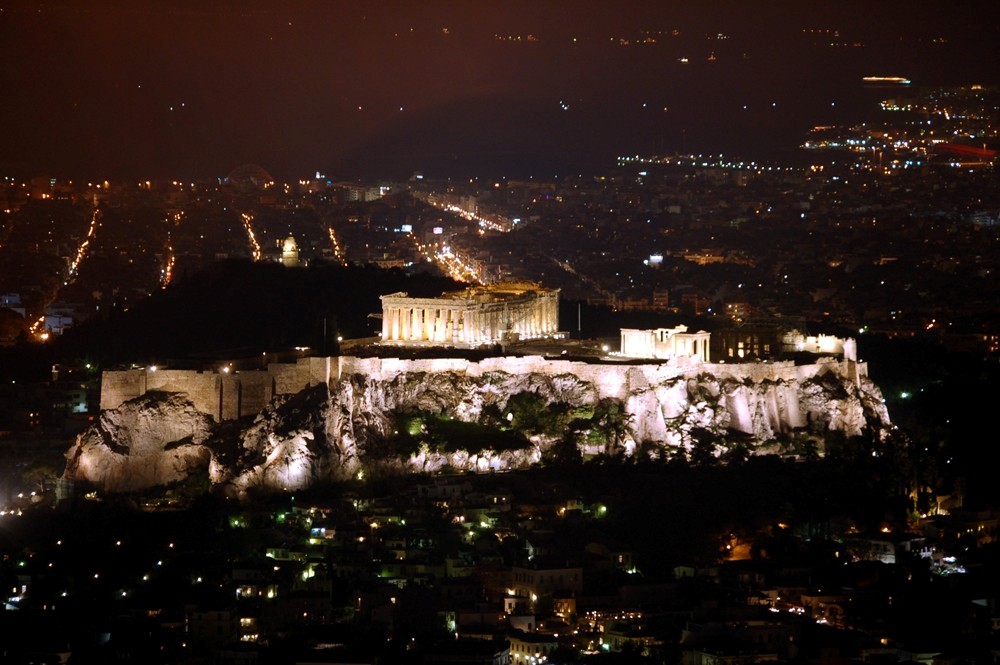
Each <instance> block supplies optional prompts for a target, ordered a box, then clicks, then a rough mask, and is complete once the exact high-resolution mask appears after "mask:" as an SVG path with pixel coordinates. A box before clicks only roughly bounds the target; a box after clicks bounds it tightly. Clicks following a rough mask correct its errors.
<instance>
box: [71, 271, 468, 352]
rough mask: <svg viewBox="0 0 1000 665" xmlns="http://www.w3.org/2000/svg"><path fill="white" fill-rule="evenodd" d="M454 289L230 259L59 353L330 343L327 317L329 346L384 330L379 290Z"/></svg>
mask: <svg viewBox="0 0 1000 665" xmlns="http://www.w3.org/2000/svg"><path fill="white" fill-rule="evenodd" d="M454 288H457V285H456V283H455V282H453V281H452V280H450V279H447V278H443V277H435V276H432V275H428V274H418V275H415V276H409V275H407V274H406V273H404V272H403V271H401V270H382V269H379V268H374V267H355V266H352V267H347V268H343V267H340V266H334V265H319V266H311V267H309V268H304V269H288V268H285V267H284V266H281V265H278V264H272V263H251V262H249V261H225V262H221V263H217V264H214V265H212V266H210V267H209V268H207V269H206V270H204V271H202V272H200V273H197V274H195V275H192V276H190V277H187V278H185V279H182V280H180V281H178V282H176V283H174V284H172V285H171V286H170V287H169V288H167V289H165V290H163V291H160V292H157V293H154V294H153V295H152V296H150V297H149V298H148V299H146V300H144V301H142V302H141V303H139V304H138V305H135V306H133V307H131V308H130V309H129V310H128V311H111V312H109V313H108V314H107V315H105V316H103V317H100V318H98V319H94V320H91V321H88V322H87V323H85V324H83V325H81V326H79V327H77V328H75V329H73V330H71V331H69V332H67V334H66V335H65V336H64V338H63V339H62V340H60V342H59V352H60V355H62V356H65V357H73V356H83V355H87V356H88V357H90V358H94V359H97V360H99V361H100V362H102V363H103V364H104V365H108V364H113V363H121V362H153V361H156V360H163V359H166V358H204V357H227V356H234V355H241V354H246V355H250V354H256V353H260V352H261V351H270V350H275V349H287V348H291V347H294V346H309V347H312V348H315V349H322V347H323V329H324V319H325V321H326V330H327V340H328V349H329V344H330V343H331V342H330V340H336V338H337V335H338V334H339V335H342V336H344V337H346V338H351V337H365V336H369V335H372V334H373V333H374V331H376V330H377V329H378V328H379V322H378V320H377V319H372V318H369V316H368V315H369V314H371V313H375V312H379V313H380V312H381V303H380V302H379V296H380V295H383V294H386V293H392V292H394V291H408V292H409V293H411V294H412V295H417V296H433V295H438V294H440V293H441V292H442V291H445V290H448V289H454Z"/></svg>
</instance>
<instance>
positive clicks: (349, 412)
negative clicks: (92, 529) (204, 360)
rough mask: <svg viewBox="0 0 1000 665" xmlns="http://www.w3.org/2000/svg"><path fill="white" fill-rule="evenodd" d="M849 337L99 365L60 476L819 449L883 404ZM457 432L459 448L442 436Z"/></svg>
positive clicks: (298, 472)
mask: <svg viewBox="0 0 1000 665" xmlns="http://www.w3.org/2000/svg"><path fill="white" fill-rule="evenodd" d="M853 348H854V347H853V343H851V344H848V345H846V346H845V347H844V348H843V353H841V354H840V355H838V356H827V357H819V358H817V360H816V361H815V362H813V363H811V364H804V365H796V364H795V363H793V362H791V361H778V362H748V363H712V362H705V361H703V360H702V359H701V358H699V357H694V356H687V357H673V358H670V359H667V360H661V361H650V360H627V359H625V358H623V357H616V358H614V359H605V360H594V361H581V360H565V359H553V358H547V357H543V356H540V355H526V356H510V355H504V356H497V357H488V358H484V359H480V360H468V359H463V358H436V359H405V358H401V357H365V358H362V357H354V356H338V357H311V358H302V359H300V360H298V361H297V362H294V363H272V364H270V365H268V366H267V369H263V370H257V371H241V372H228V371H225V372H224V371H218V372H198V371H186V370H170V369H163V368H159V369H155V368H140V369H130V370H123V371H108V372H105V373H104V378H103V384H102V392H101V409H102V413H101V415H100V417H99V419H98V421H97V422H96V423H95V424H94V425H93V426H92V427H91V428H90V429H89V430H88V431H86V432H85V433H84V434H82V435H80V437H79V438H78V440H77V442H76V444H75V445H74V446H73V448H72V449H71V450H70V451H69V452H68V453H67V459H68V463H67V467H66V474H65V475H66V477H67V478H69V479H72V480H75V481H76V482H77V483H78V484H79V485H82V486H96V487H98V488H100V489H103V490H105V491H112V492H122V491H137V490H142V489H146V488H149V487H153V486H157V485H163V484H169V483H173V482H177V481H180V480H183V479H185V478H186V477H188V476H189V475H190V474H191V473H195V472H199V471H200V472H204V470H205V469H206V468H207V469H208V472H209V477H210V479H211V482H212V484H213V486H214V487H216V488H218V489H219V490H221V491H223V492H225V493H228V494H233V495H242V494H244V493H245V492H247V491H252V490H255V489H261V490H274V491H293V490H298V489H303V488H306V487H309V486H312V485H315V484H318V483H323V482H333V481H338V480H344V479H347V478H352V477H358V476H359V474H360V475H361V476H364V475H365V474H366V473H379V472H388V471H394V472H427V471H437V470H440V469H442V468H445V467H452V468H454V469H458V470H471V471H487V470H504V469H513V468H523V467H526V466H530V465H532V464H537V463H540V462H542V461H543V459H545V458H546V455H547V454H548V453H549V452H550V451H551V449H552V448H553V446H555V445H557V444H559V443H560V442H563V443H565V442H566V441H570V442H571V444H572V445H573V446H575V448H576V449H577V450H578V451H579V452H580V453H581V454H582V455H583V456H584V457H585V458H586V457H591V456H596V455H602V454H604V455H612V456H615V455H623V456H632V455H649V456H659V457H661V458H662V457H668V456H670V455H673V454H683V453H685V452H690V451H691V449H692V447H693V446H695V445H698V443H699V442H703V441H706V440H709V441H712V442H713V443H712V444H711V445H712V446H713V452H714V454H716V455H718V454H721V453H723V452H725V450H726V448H727V446H728V445H730V442H732V441H733V440H739V441H741V442H743V445H745V446H747V448H748V450H749V451H750V452H751V453H753V452H781V445H782V442H788V441H791V440H793V439H796V438H797V439H799V440H802V439H804V438H808V439H810V440H812V441H814V442H815V443H816V444H818V446H819V448H820V450H822V444H823V440H824V436H825V435H826V433H828V432H838V433H842V434H843V435H845V436H862V435H867V436H871V437H872V438H873V439H874V440H876V441H878V440H879V439H880V438H881V436H882V434H883V433H884V431H885V430H886V429H887V428H888V427H890V422H889V417H888V413H887V411H886V409H885V406H884V404H883V400H882V395H881V392H880V391H879V389H878V387H877V386H875V385H874V384H873V383H872V382H871V381H870V380H869V378H868V372H867V366H866V364H865V363H863V362H858V361H857V360H856V359H855V357H854V355H853V354H854V350H853ZM398 355H404V354H398ZM527 402H530V403H532V404H537V405H538V408H539V409H540V412H539V413H540V414H541V417H540V420H542V421H544V420H545V418H546V417H549V416H551V418H553V419H556V418H559V417H565V418H567V419H568V418H569V416H567V415H566V414H572V419H571V420H566V421H565V422H568V423H569V425H567V426H566V427H563V428H562V430H563V431H547V430H546V429H545V428H544V426H540V425H537V424H535V425H531V426H529V425H527V424H523V423H522V420H523V421H524V423H526V422H527V420H526V417H524V416H523V413H524V407H523V404H525V403H527ZM404 421H405V423H406V425H405V426H406V427H408V428H409V429H408V430H407V431H406V432H402V433H401V432H400V430H401V429H402V428H403V427H404V425H403V424H402V423H404ZM612 421H613V422H612ZM414 423H416V424H414ZM609 423H611V424H610V425H609ZM615 423H617V426H616V425H615ZM460 424H465V425H463V426H464V427H466V429H465V430H455V427H457V426H459V425H460ZM449 427H450V428H451V429H448V428H449ZM455 431H458V432H459V434H460V438H461V436H468V439H467V440H468V444H467V445H458V444H456V441H455V440H454V436H453V437H452V439H450V440H448V439H447V437H448V436H451V435H449V434H448V433H447V432H452V433H454V432H455ZM440 432H445V433H444V434H441V433H440ZM515 434H516V435H517V436H519V437H520V439H516V441H519V442H520V443H512V441H514V440H515V439H513V438H512V437H513V436H514V435H515ZM464 440H466V439H462V441H464ZM459 443H461V441H460V442H459Z"/></svg>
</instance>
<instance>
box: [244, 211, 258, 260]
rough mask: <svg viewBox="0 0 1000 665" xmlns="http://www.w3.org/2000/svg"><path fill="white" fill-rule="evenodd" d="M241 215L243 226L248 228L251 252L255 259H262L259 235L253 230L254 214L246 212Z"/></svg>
mask: <svg viewBox="0 0 1000 665" xmlns="http://www.w3.org/2000/svg"><path fill="white" fill-rule="evenodd" d="M240 216H241V217H242V218H243V228H245V229H246V230H247V237H248V238H249V240H250V254H251V255H252V256H253V260H254V261H260V257H261V252H260V243H259V242H257V236H256V235H254V232H253V224H252V222H253V215H251V214H250V213H248V212H245V213H243V214H242V215H240Z"/></svg>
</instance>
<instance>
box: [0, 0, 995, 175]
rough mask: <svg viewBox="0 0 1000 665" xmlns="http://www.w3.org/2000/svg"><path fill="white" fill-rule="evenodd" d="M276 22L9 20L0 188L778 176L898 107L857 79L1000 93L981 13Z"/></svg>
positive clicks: (232, 8)
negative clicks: (737, 165) (745, 164)
mask: <svg viewBox="0 0 1000 665" xmlns="http://www.w3.org/2000/svg"><path fill="white" fill-rule="evenodd" d="M269 4H270V3H263V2H257V3H232V2H214V3H209V5H208V6H207V7H206V6H203V4H202V3H194V2H182V3H175V5H174V6H172V7H169V8H164V7H161V6H159V3H155V2H139V3H124V2H111V3H101V4H97V3H86V4H84V6H82V7H81V6H79V5H78V4H76V3H38V2H14V3H7V4H5V5H4V7H3V11H2V12H0V57H2V61H3V65H2V66H0V85H2V86H3V88H2V89H3V90H4V91H5V92H6V94H5V104H4V105H2V107H0V122H2V123H3V126H5V127H7V128H8V131H7V133H6V137H5V138H6V141H5V149H4V150H3V151H2V152H0V175H3V176H13V175H16V176H20V177H23V176H38V175H45V176H50V177H57V178H60V179H71V178H82V179H104V178H109V179H130V178H135V179H147V178H175V177H182V178H192V179H205V178H213V177H222V176H225V175H226V174H227V173H228V172H229V171H230V170H231V169H232V168H234V167H235V166H237V165H239V164H242V163H256V164H259V165H261V166H263V167H264V168H265V169H266V170H268V171H269V172H270V173H272V174H273V175H274V176H276V177H278V178H281V179H295V178H300V177H307V176H309V175H311V174H313V173H314V172H315V171H322V172H323V173H324V174H327V175H330V176H331V177H335V178H357V177H393V178H401V177H406V176H408V175H409V174H410V173H411V172H412V171H414V170H423V171H425V172H427V173H428V174H429V175H432V176H458V175H483V176H490V177H496V176H501V175H510V176H519V177H523V176H527V175H537V176H551V175H554V174H565V173H575V172H588V171H591V172H592V171H596V170H600V169H608V168H611V167H612V166H613V161H612V160H613V159H614V157H615V156H617V155H622V154H635V153H637V152H638V153H640V154H651V153H657V152H676V151H695V152H699V151H704V152H726V153H728V154H733V153H738V154H741V155H745V156H747V157H751V158H756V159H766V158H770V157H773V155H775V154H782V153H783V152H787V151H790V150H792V149H794V146H795V145H796V143H797V141H798V139H799V138H800V137H801V136H802V133H803V132H804V131H805V130H806V129H808V128H809V127H810V126H812V125H814V124H823V123H833V122H851V121H855V120H857V121H861V120H871V119H872V118H873V117H874V116H875V114H876V112H877V108H876V107H875V102H876V101H877V100H878V98H879V95H887V94H895V93H894V92H890V93H886V92H885V91H872V90H869V89H865V88H864V87H863V86H862V83H861V78H862V77H863V76H866V75H899V76H906V77H908V78H910V79H911V80H913V86H912V88H911V90H912V89H916V88H918V87H919V86H922V85H961V84H969V83H982V84H996V83H997V82H998V81H997V70H996V68H995V62H997V61H998V60H1000V53H998V51H1000V47H998V44H1000V39H998V36H1000V34H998V32H1000V27H998V26H1000V9H998V7H997V5H996V3H989V2H978V1H977V2H968V3H961V4H955V3H951V4H945V3H925V4H922V5H920V6H919V7H918V8H916V9H914V8H913V7H912V6H911V5H907V4H906V3H902V2H888V3H878V5H877V6H871V5H870V3H861V2H846V3H791V2H779V3H767V4H766V5H764V4H763V3H760V4H754V3H737V2H721V1H720V2H715V3H712V4H711V5H710V6H707V7H706V6H703V5H702V6H699V7H698V8H694V7H691V6H687V4H686V3H669V4H667V3H638V2H635V3H626V4H625V5H619V4H617V3H616V4H609V3H597V2H584V3H557V2H551V3H544V4H541V5H537V4H532V3H500V4H493V3H485V2H484V3H475V4H457V3H446V2H434V3H421V4H420V5H419V7H418V6H411V5H407V4H402V3H400V4H398V5H395V4H387V5H379V6H377V7H366V6H365V5H364V4H363V3H346V4H339V3H338V4H336V5H332V4H329V3H321V2H298V3H295V4H294V6H293V7H292V8H275V7H270V6H269ZM804 5H808V6H804ZM814 28H815V29H817V30H827V29H829V30H832V31H834V32H831V33H829V36H827V34H826V33H823V37H822V38H820V37H817V36H812V35H810V34H809V33H804V32H803V30H810V29H814ZM675 30H676V31H677V33H678V34H676V35H674V34H673V31H675ZM528 35H532V36H533V37H534V38H537V40H538V41H537V42H536V41H531V42H528V41H527V40H528ZM498 36H499V37H500V39H497V37H498ZM506 37H511V38H514V41H504V40H503V39H504V38H506ZM518 37H520V38H521V41H516V40H517V38H518ZM647 38H653V39H655V40H656V43H655V44H641V43H636V42H640V41H642V40H643V39H647ZM574 39H576V40H577V41H575V42H574V41H573V40H574ZM826 39H830V40H832V42H831V43H836V44H841V43H843V44H845V45H844V46H833V47H830V46H826V45H825V43H826V42H825V41H824V40H826ZM623 42H630V43H629V44H627V45H623ZM819 44H824V45H822V46H820V45H819ZM853 44H862V45H863V46H860V47H858V46H853ZM713 56H714V57H715V59H712V60H710V58H712V57H713ZM681 58H687V59H688V61H687V62H681ZM644 104H645V106H643V105H644ZM744 106H746V109H744V108H743V107H744ZM359 107H360V108H359ZM401 109H402V110H401Z"/></svg>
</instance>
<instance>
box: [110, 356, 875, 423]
mask: <svg viewBox="0 0 1000 665" xmlns="http://www.w3.org/2000/svg"><path fill="white" fill-rule="evenodd" d="M440 372H453V373H456V374H460V375H465V376H469V377H471V378H480V377H482V376H483V375H485V374H489V373H493V372H505V373H507V374H514V375H525V374H542V375H547V376H559V375H562V374H573V375H575V376H576V377H578V378H579V379H581V380H582V381H587V382H589V383H592V384H593V385H594V386H595V388H596V390H597V394H598V396H599V397H601V398H604V397H613V398H616V399H620V400H626V399H628V397H629V395H630V394H632V393H635V392H637V391H642V390H646V389H650V388H654V387H656V386H662V385H664V384H667V383H669V382H671V381H672V380H675V379H679V378H685V379H694V378H697V377H699V376H700V375H709V376H711V377H713V378H715V379H716V380H719V381H723V380H726V379H731V380H734V381H736V382H746V381H750V382H751V383H755V384H759V383H762V382H765V381H771V382H776V383H778V382H783V383H797V382H802V381H806V380H809V379H811V378H813V377H816V376H818V375H821V374H824V373H826V372H834V373H835V374H837V375H838V376H843V377H850V378H852V379H855V380H856V378H857V377H858V376H867V373H868V367H867V365H866V364H865V363H856V362H854V361H847V360H845V361H839V360H836V359H835V358H821V359H820V360H819V361H818V362H816V363H815V364H812V365H799V366H796V365H795V364H794V363H792V362H786V361H781V362H773V363H763V362H762V363H734V364H728V363H726V364H724V363H719V364H711V363H701V362H687V361H685V362H667V363H662V362H661V363H645V364H638V365H636V364H612V363H586V362H580V361H574V360H552V359H548V358H544V357H542V356H517V357H495V358H485V359H483V360H480V361H478V362H475V361H470V360H466V359H463V358H433V359H414V360H407V359H402V358H358V357H354V356H340V357H336V358H329V357H327V358H301V359H299V360H298V361H297V362H295V363H270V364H269V365H268V366H267V370H256V371H245V372H234V373H232V374H229V373H218V372H199V371H194V370H170V369H155V370H154V369H153V368H138V369H129V370H123V371H106V372H104V374H103V379H102V384H101V409H114V408H117V407H118V406H119V405H120V404H121V403H122V402H125V401H127V400H129V399H133V398H135V397H139V396H140V395H143V394H145V393H147V392H150V391H164V392H177V393H186V394H187V395H188V396H189V397H190V399H191V401H192V402H193V403H194V404H195V407H196V408H197V409H198V410H199V411H201V412H202V413H205V414H208V415H211V416H212V417H213V418H216V419H217V420H231V419H235V418H240V417H242V416H247V415H252V414H254V413H258V412H260V411H261V410H262V409H263V408H264V407H265V406H266V405H267V404H268V403H269V402H270V401H271V400H272V399H273V398H274V397H275V396H276V395H288V394H294V393H297V392H300V391H301V390H304V389H305V388H308V387H309V386H314V385H319V384H323V383H326V384H329V383H331V382H333V381H339V380H340V379H341V378H342V377H344V376H345V375H363V376H367V377H371V378H373V379H376V380H382V381H385V380H391V379H392V378H394V377H396V376H398V375H400V374H417V373H440ZM727 400H728V402H729V403H730V406H731V409H732V411H733V414H734V417H735V418H736V420H737V421H741V422H742V421H743V420H745V419H747V418H748V415H743V414H744V411H745V410H746V407H744V406H742V405H741V404H740V403H739V402H740V398H739V397H738V396H735V397H734V396H730V397H729V398H727ZM774 400H775V401H774V404H773V405H769V406H768V409H769V410H772V411H775V412H776V413H777V412H781V413H783V414H786V415H785V417H786V418H790V419H791V420H793V421H795V422H798V421H799V420H800V419H801V416H800V415H799V414H798V412H797V411H798V409H797V405H795V404H792V403H791V402H790V401H789V397H788V396H787V395H784V394H780V395H779V394H776V395H775V397H774Z"/></svg>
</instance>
